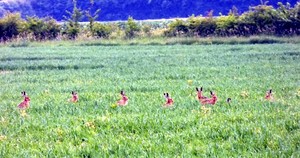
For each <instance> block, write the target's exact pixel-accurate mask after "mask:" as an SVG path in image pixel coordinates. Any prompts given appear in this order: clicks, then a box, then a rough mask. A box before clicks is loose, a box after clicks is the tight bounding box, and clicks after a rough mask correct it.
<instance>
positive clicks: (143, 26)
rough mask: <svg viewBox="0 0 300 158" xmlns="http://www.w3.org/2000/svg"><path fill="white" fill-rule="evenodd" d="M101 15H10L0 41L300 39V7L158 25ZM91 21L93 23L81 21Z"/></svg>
mask: <svg viewBox="0 0 300 158" xmlns="http://www.w3.org/2000/svg"><path fill="white" fill-rule="evenodd" d="M98 13H99V11H91V10H89V11H83V10H81V9H79V7H78V6H77V3H76V1H74V2H73V8H72V11H68V12H67V14H68V16H66V17H65V19H66V20H65V22H64V23H63V24H59V23H58V22H57V21H56V20H55V19H54V18H51V17H46V18H39V17H36V16H32V17H27V18H26V19H22V18H21V15H20V14H19V13H7V14H5V15H4V16H3V17H2V18H1V19H0V39H1V41H7V40H10V39H15V38H26V39H29V40H37V41H40V40H51V39H57V38H60V39H62V38H66V39H76V38H77V37H78V36H85V37H95V38H110V39H114V38H133V37H154V36H160V37H161V36H163V37H172V36H179V37H207V36H221V37H228V36H251V35H273V36H274V35H275V36H293V35H300V3H297V4H295V5H291V4H289V3H286V4H283V3H278V5H277V7H273V6H271V5H267V4H262V5H257V6H253V7H250V8H249V10H247V11H246V12H244V13H242V14H240V13H239V10H238V8H236V7H232V8H231V9H230V10H229V12H228V14H227V15H220V16H214V14H213V11H210V12H208V13H207V15H205V16H194V15H192V16H190V17H189V18H187V19H176V20H169V21H168V23H166V21H156V22H148V23H147V22H143V23H142V22H136V21H135V20H134V19H133V18H132V17H129V18H128V20H127V22H113V23H100V22H97V21H96V19H97V17H98ZM83 17H88V19H89V22H88V23H85V24H82V23H80V20H81V19H82V18H83Z"/></svg>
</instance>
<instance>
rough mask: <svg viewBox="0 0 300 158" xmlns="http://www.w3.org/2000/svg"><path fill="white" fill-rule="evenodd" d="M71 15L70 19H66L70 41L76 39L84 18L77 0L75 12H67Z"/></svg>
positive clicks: (74, 0) (74, 4) (74, 6)
mask: <svg viewBox="0 0 300 158" xmlns="http://www.w3.org/2000/svg"><path fill="white" fill-rule="evenodd" d="M66 13H68V14H69V16H70V17H69V18H67V17H65V16H64V18H65V19H66V20H67V21H68V24H67V34H68V36H69V38H70V39H75V38H76V37H77V35H78V33H79V31H80V25H79V21H80V20H81V19H82V17H83V11H82V10H81V9H79V8H77V0H73V12H70V11H66Z"/></svg>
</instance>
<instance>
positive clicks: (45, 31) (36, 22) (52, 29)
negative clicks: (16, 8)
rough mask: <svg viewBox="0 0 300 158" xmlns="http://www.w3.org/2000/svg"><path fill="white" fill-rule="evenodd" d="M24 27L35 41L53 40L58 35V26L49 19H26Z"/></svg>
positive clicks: (53, 20)
mask: <svg viewBox="0 0 300 158" xmlns="http://www.w3.org/2000/svg"><path fill="white" fill-rule="evenodd" d="M26 25H27V29H28V31H29V32H30V33H32V34H33V35H34V39H35V40H45V39H50V40H51V39H55V38H56V37H57V36H58V35H59V33H60V26H59V25H58V24H57V22H56V20H55V19H53V18H50V17H48V18H44V19H39V18H38V17H27V21H26Z"/></svg>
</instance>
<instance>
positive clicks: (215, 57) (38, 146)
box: [0, 44, 300, 157]
mask: <svg viewBox="0 0 300 158" xmlns="http://www.w3.org/2000/svg"><path fill="white" fill-rule="evenodd" d="M299 50H300V45H297V44H259V45H247V44H245V45H170V46H162V45H161V46H160V45H157V46H147V45H143V46H140V45H132V46H128V45H127V46H126V45H120V46H49V47H47V46H35V47H1V48H0V85H1V88H0V157H110V156H111V157H238V156H241V157H299V156H300V112H299V111H300V104H299V103H300V76H299V74H300V51H299ZM200 86H203V88H204V95H205V96H209V91H210V90H212V91H214V92H215V93H216V94H217V96H218V102H217V104H216V105H214V106H210V105H206V106H205V107H202V108H201V104H200V103H199V102H198V101H197V99H196V91H195V88H196V87H200ZM268 89H272V90H273V92H274V97H275V101H273V102H269V101H266V100H265V99H264V95H265V92H266V91H267V90H268ZM24 90H25V91H26V92H27V94H28V95H29V96H30V98H31V102H30V108H29V109H28V110H26V112H21V111H20V110H18V108H17V105H18V104H19V103H20V102H21V101H22V97H21V91H24ZM121 90H124V91H125V92H126V95H127V96H128V98H129V103H128V105H127V106H126V107H114V105H115V103H116V102H117V100H119V99H120V95H119V93H120V91H121ZM71 91H76V92H78V95H79V102H78V103H70V102H68V99H69V98H71ZM164 92H168V93H169V94H170V95H171V97H172V98H173V100H174V107H173V108H163V107H162V105H163V104H164V102H165V100H164V97H163V93H164ZM229 97H230V98H232V102H231V104H230V105H229V104H227V103H226V99H227V98H229Z"/></svg>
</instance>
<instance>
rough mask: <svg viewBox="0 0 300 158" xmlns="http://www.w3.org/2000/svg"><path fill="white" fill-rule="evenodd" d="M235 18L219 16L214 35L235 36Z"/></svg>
mask: <svg viewBox="0 0 300 158" xmlns="http://www.w3.org/2000/svg"><path fill="white" fill-rule="evenodd" d="M237 18H238V17H236V16H234V15H228V16H220V17H218V18H217V21H216V24H217V29H216V34H217V35H219V36H231V35H235V29H236V28H235V27H236V26H237Z"/></svg>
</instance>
